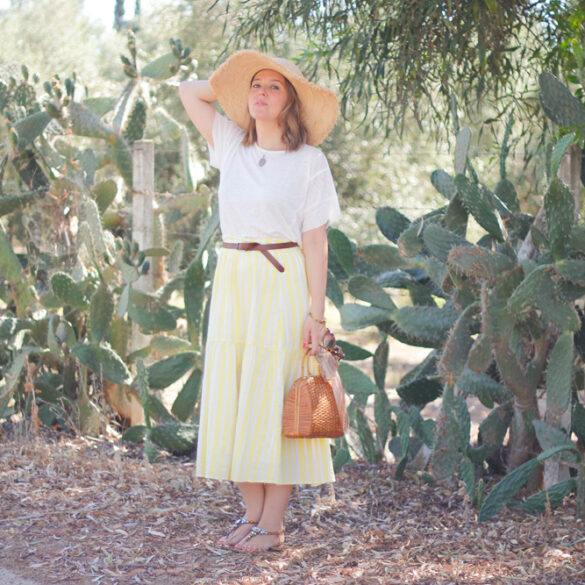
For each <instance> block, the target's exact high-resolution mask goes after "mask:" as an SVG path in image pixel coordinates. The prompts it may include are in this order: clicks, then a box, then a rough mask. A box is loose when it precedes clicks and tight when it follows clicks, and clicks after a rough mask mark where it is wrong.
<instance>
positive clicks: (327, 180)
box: [301, 153, 341, 232]
mask: <svg viewBox="0 0 585 585" xmlns="http://www.w3.org/2000/svg"><path fill="white" fill-rule="evenodd" d="M305 201H306V204H305V211H304V213H303V225H302V228H301V231H303V232H306V231H308V230H312V229H315V228H318V227H320V226H322V225H324V224H332V223H333V222H335V221H337V220H338V219H339V218H340V217H341V210H340V209H339V201H338V198H337V191H336V190H335V184H334V183H333V177H332V176H331V170H330V169H329V164H328V163H327V159H326V158H325V155H324V154H323V153H320V157H319V159H318V162H317V165H316V172H315V174H313V176H312V177H311V179H310V182H309V189H308V193H307V198H306V200H305Z"/></svg>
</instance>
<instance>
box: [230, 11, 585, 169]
mask: <svg viewBox="0 0 585 585" xmlns="http://www.w3.org/2000/svg"><path fill="white" fill-rule="evenodd" d="M578 5H579V3H553V6H551V3H549V2H540V1H539V2H527V1H515V2H511V3H507V4H505V5H504V4H500V3H496V2H490V3H485V4H482V5H481V7H480V6H479V5H477V4H475V3H473V2H471V3H460V4H455V3H449V2H447V3H443V4H441V5H440V9H439V8H438V5H437V3H436V2H432V1H430V0H423V1H420V2H414V3H397V2H393V1H385V2H375V3H368V2H363V3H347V2H342V1H340V0H334V1H331V2H327V3H326V4H325V5H317V4H316V3H315V2H313V1H312V0H302V1H297V2H281V1H280V0H267V1H265V2H262V3H251V4H245V5H243V6H238V7H237V8H235V7H234V8H232V11H233V12H234V13H235V12H237V17H238V18H237V22H238V27H237V28H236V30H235V31H234V34H233V38H232V42H233V43H234V44H237V45H238V46H249V44H250V39H251V38H252V39H254V40H257V41H258V42H259V43H260V44H261V45H262V46H264V47H266V48H267V49H269V50H270V51H271V52H273V51H274V46H275V45H278V44H279V42H280V39H282V38H286V37H289V36H291V35H292V37H293V38H295V39H297V42H298V43H299V44H300V45H301V46H302V47H307V48H306V49H305V51H304V57H305V62H306V63H307V64H308V65H309V66H310V68H311V71H310V72H311V74H315V75H316V74H317V73H319V72H322V71H335V72H336V75H337V76H338V78H339V95H340V96H341V98H342V100H341V107H342V111H344V112H345V111H349V110H351V109H352V108H354V109H357V110H360V114H362V115H363V110H364V104H366V108H365V114H366V116H367V117H368V119H369V121H370V122H371V123H373V125H374V127H375V128H376V129H379V130H380V131H382V132H385V133H386V134H388V133H389V132H391V131H392V130H398V131H400V130H401V129H402V128H403V127H404V122H405V118H407V117H409V116H412V118H413V119H415V120H417V121H419V123H420V121H421V120H424V121H425V122H428V121H429V120H430V121H431V123H434V124H435V125H442V124H444V127H445V128H447V127H449V124H448V123H447V122H446V120H447V119H448V117H447V116H445V112H449V111H452V110H453V109H456V108H455V106H454V102H455V96H457V100H458V101H459V107H461V108H462V110H463V111H464V113H466V114H473V113H475V112H476V111H477V107H478V101H480V102H481V99H482V97H485V98H486V99H489V100H490V103H491V105H492V106H493V107H494V108H496V111H497V112H498V117H499V115H501V114H502V113H503V112H504V111H505V110H506V106H508V105H509V103H510V94H512V93H513V92H517V93H518V94H523V93H524V91H525V89H527V88H530V87H531V84H533V79H534V77H535V71H537V70H538V68H539V66H540V64H541V63H542V62H546V63H550V64H552V65H554V66H558V64H559V63H564V62H566V60H567V56H566V55H564V54H561V53H560V51H559V49H558V47H559V46H563V44H564V41H565V40H567V43H568V42H569V41H568V39H571V38H572V37H573V34H574V33H573V31H572V30H571V29H570V28H569V27H568V26H567V24H566V22H567V21H568V20H569V18H570V15H571V14H573V13H574V12H578V11H579V7H578ZM534 30H538V31H539V37H538V42H535V43H533V42H531V38H532V37H531V35H532V34H533V31H534ZM575 36H577V35H576V34H575ZM307 39H309V40H310V42H307ZM580 40H581V39H580V38H579V37H578V36H577V39H576V42H577V43H579V41H580ZM579 44H580V45H582V42H580V43H579ZM519 84H520V86H519ZM437 90H438V91H437ZM454 117H456V114H455V116H454ZM449 122H451V119H450V118H449ZM463 164H465V161H463ZM456 166H457V165H456ZM456 172H460V171H459V170H457V171H456Z"/></svg>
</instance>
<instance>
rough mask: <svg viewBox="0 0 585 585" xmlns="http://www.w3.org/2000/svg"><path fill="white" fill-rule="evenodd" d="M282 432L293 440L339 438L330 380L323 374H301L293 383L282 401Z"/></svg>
mask: <svg viewBox="0 0 585 585" xmlns="http://www.w3.org/2000/svg"><path fill="white" fill-rule="evenodd" d="M282 434H283V435H284V436H285V437H290V438H295V439H317V438H331V439H334V438H336V437H342V436H343V434H344V428H343V424H342V421H341V417H340V416H339V411H338V407H337V403H336V402H335V395H334V393H333V388H332V386H331V383H330V382H328V381H326V380H325V379H324V378H323V377H322V376H303V377H302V378H298V379H297V380H295V382H293V384H292V386H291V387H290V390H289V392H288V394H287V396H286V399H285V401H284V407H283V411H282Z"/></svg>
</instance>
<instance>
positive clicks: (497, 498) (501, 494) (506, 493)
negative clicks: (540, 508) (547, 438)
mask: <svg viewBox="0 0 585 585" xmlns="http://www.w3.org/2000/svg"><path fill="white" fill-rule="evenodd" d="M566 450H571V451H575V452H576V453H578V451H577V449H576V447H574V446H573V445H562V446H559V447H554V448H552V449H548V450H546V451H543V452H542V453H541V454H540V455H539V456H538V457H534V458H533V459H530V460H528V461H526V462H525V463H523V464H522V465H520V466H519V467H517V468H516V469H515V470H514V471H512V472H510V473H509V474H508V475H506V477H504V478H503V479H502V480H501V481H500V482H498V483H497V484H496V486H495V487H494V488H493V489H492V490H491V491H490V493H489V494H488V496H487V498H486V499H485V501H484V502H483V505H482V507H481V509H480V511H479V521H480V522H485V521H486V520H489V519H490V518H492V517H493V516H495V515H496V514H497V513H498V512H499V511H500V510H501V509H502V508H503V507H504V506H505V505H507V504H508V503H509V502H510V501H511V500H512V498H513V497H514V496H515V495H516V494H517V493H518V491H520V488H521V487H522V486H523V485H524V484H525V483H526V482H527V481H528V478H529V477H530V476H531V475H532V474H533V473H534V472H535V471H536V469H537V468H538V466H539V465H540V463H542V462H543V461H544V460H545V459H548V458H549V457H552V456H554V455H556V454H557V453H561V452H562V451H566ZM579 457H581V456H580V455H579ZM565 487H566V486H563V487H562V488H560V489H559V491H561V490H564V489H565ZM551 489H553V494H554V493H555V490H554V487H553V488H551ZM549 492H550V489H549ZM539 499H540V498H539ZM549 501H550V500H549ZM533 502H534V501H533ZM551 503H552V502H551Z"/></svg>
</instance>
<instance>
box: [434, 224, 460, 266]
mask: <svg viewBox="0 0 585 585" xmlns="http://www.w3.org/2000/svg"><path fill="white" fill-rule="evenodd" d="M423 241H424V243H425V246H426V247H427V249H428V250H429V252H430V253H431V254H432V255H433V256H435V257H436V258H437V259H439V260H440V261H441V262H447V257H448V255H449V250H451V248H452V247H453V246H468V245H469V246H470V245H471V244H470V243H469V242H468V241H467V240H466V239H465V238H463V237H461V236H459V235H457V234H454V233H453V232H451V231H449V230H447V229H445V228H443V227H441V226H440V225H437V224H431V225H429V226H427V227H426V229H425V230H424V232H423Z"/></svg>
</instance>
